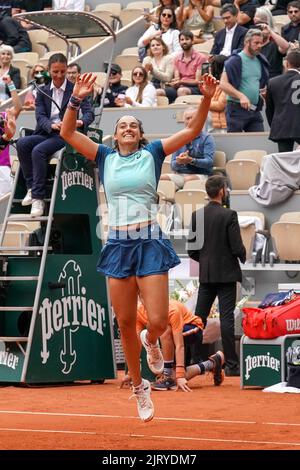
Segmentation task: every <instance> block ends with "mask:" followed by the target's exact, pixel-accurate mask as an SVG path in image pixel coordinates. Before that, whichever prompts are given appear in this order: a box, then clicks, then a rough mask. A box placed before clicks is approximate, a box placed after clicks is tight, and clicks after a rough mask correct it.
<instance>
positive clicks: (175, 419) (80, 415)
mask: <svg viewBox="0 0 300 470" xmlns="http://www.w3.org/2000/svg"><path fill="white" fill-rule="evenodd" d="M0 414H20V415H36V416H39V415H41V416H67V417H74V418H100V419H105V418H106V419H136V420H140V418H138V417H137V416H120V415H99V414H90V413H53V412H44V411H16V410H0ZM153 421H185V422H192V423H193V422H197V423H215V424H216V423H217V424H218V423H220V424H260V425H268V426H300V423H272V422H262V423H259V422H258V421H235V420H224V419H200V418H171V417H165V418H163V417H160V416H158V417H157V418H154V420H153Z"/></svg>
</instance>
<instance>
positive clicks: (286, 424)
mask: <svg viewBox="0 0 300 470" xmlns="http://www.w3.org/2000/svg"><path fill="white" fill-rule="evenodd" d="M261 424H268V425H269V426H300V423H261Z"/></svg>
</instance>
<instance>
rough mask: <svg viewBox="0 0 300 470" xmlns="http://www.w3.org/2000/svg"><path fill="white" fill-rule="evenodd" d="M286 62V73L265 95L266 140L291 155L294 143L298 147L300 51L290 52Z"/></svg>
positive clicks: (299, 138)
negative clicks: (268, 134)
mask: <svg viewBox="0 0 300 470" xmlns="http://www.w3.org/2000/svg"><path fill="white" fill-rule="evenodd" d="M286 62H287V71H286V73H284V74H283V75H280V76H279V77H275V78H272V79H271V80H270V81H269V83H268V86H267V95H266V115H267V119H268V123H269V125H270V136H269V138H270V139H271V140H273V141H274V142H277V144H278V150H279V152H292V150H293V148H294V143H295V142H297V143H298V144H300V99H299V89H300V80H299V74H300V51H292V52H289V53H288V55H287V58H286Z"/></svg>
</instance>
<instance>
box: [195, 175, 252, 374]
mask: <svg viewBox="0 0 300 470" xmlns="http://www.w3.org/2000/svg"><path fill="white" fill-rule="evenodd" d="M205 187H206V192H207V194H208V196H209V199H210V202H209V204H208V205H207V206H205V208H204V210H202V211H201V210H200V211H197V212H194V213H193V215H192V221H191V228H190V234H189V247H188V248H189V249H188V254H189V256H190V257H191V258H192V259H193V260H195V261H198V262H199V264H200V270H199V281H200V287H199V292H198V300H197V305H196V315H199V316H200V317H201V319H202V321H203V323H204V325H205V324H206V320H207V317H208V315H209V313H210V309H211V307H212V305H213V302H214V300H215V298H216V296H218V300H219V310H220V323H221V336H222V343H223V350H224V354H225V374H226V375H239V361H238V356H237V354H236V351H235V338H234V309H235V303H236V282H237V281H238V282H241V281H242V272H241V268H240V265H239V261H238V259H240V260H241V262H242V263H244V262H245V261H246V249H245V247H244V245H243V242H242V239H241V234H240V227H239V224H238V219H237V214H236V212H235V211H233V210H231V209H227V208H225V207H223V204H224V202H225V200H226V198H227V191H228V190H227V180H226V178H225V177H224V176H219V175H214V176H211V177H209V178H208V179H207V181H206V185H205ZM201 231H202V233H201Z"/></svg>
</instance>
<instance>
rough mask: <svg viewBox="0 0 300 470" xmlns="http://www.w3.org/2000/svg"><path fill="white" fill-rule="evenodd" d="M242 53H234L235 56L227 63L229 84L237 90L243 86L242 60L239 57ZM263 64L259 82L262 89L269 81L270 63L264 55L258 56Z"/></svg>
mask: <svg viewBox="0 0 300 470" xmlns="http://www.w3.org/2000/svg"><path fill="white" fill-rule="evenodd" d="M239 52H240V51H234V52H233V54H232V55H231V56H230V57H229V58H228V59H227V60H226V62H225V70H226V74H227V77H228V81H229V83H230V84H231V85H232V86H234V88H236V89H237V90H238V89H239V88H240V86H241V79H242V58H241V56H240V55H239ZM256 57H257V58H258V60H259V61H260V63H261V78H260V82H259V86H260V88H264V87H265V86H266V85H267V83H268V80H269V67H270V65H269V62H268V60H267V59H266V58H265V56H264V55H262V54H258V55H257V56H256Z"/></svg>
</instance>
